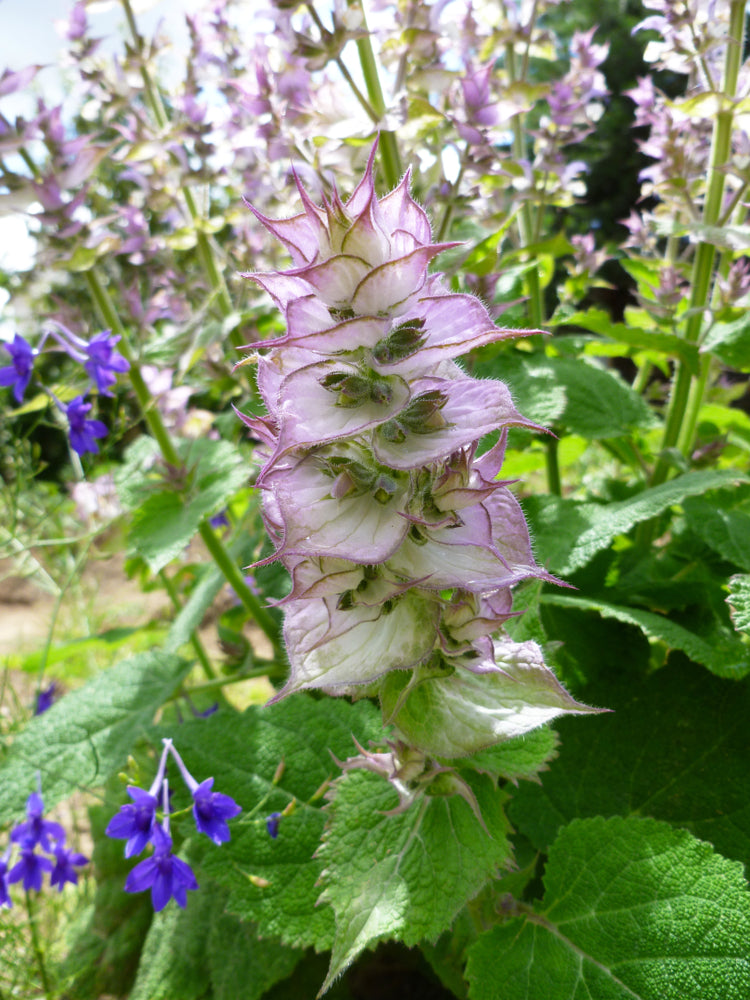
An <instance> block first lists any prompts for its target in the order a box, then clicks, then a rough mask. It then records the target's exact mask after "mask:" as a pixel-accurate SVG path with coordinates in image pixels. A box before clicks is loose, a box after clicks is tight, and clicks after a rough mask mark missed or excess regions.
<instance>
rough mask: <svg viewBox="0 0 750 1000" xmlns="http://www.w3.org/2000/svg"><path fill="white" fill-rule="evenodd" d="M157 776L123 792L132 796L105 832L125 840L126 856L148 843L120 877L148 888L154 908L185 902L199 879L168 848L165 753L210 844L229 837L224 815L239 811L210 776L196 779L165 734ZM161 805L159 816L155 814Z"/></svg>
mask: <svg viewBox="0 0 750 1000" xmlns="http://www.w3.org/2000/svg"><path fill="white" fill-rule="evenodd" d="M163 743H164V750H163V751H162V755H161V759H160V761H159V767H158V769H157V772H156V777H155V778H154V780H153V783H152V785H151V787H150V788H149V790H148V791H145V790H144V789H143V788H138V787H136V786H131V787H130V788H128V795H129V796H130V798H131V799H132V800H133V801H132V802H129V803H127V805H124V806H123V807H122V808H121V809H120V811H119V812H118V813H117V814H116V815H115V816H114V817H113V818H112V820H111V821H110V824H109V826H108V827H107V829H106V831H105V833H106V834H107V836H108V837H112V838H114V839H116V840H125V841H127V843H126V844H125V857H126V858H131V857H133V856H134V855H136V854H140V853H141V852H142V851H143V850H145V848H146V847H147V846H148V845H149V844H151V846H152V847H153V854H152V855H151V856H150V857H148V858H146V859H145V860H143V861H140V862H139V863H138V864H137V865H136V866H135V868H134V869H133V870H132V871H131V872H130V874H129V875H128V877H127V879H126V881H125V891H126V892H145V891H146V890H147V889H150V890H151V901H152V903H153V905H154V910H156V911H157V912H158V911H159V910H163V909H164V907H165V906H166V905H167V903H168V902H169V900H170V899H172V898H174V899H175V901H176V902H177V904H178V906H181V907H183V908H184V907H185V905H186V903H187V891H188V889H197V888H198V882H197V880H196V878H195V875H194V873H193V870H192V869H191V867H190V865H188V864H187V863H186V862H184V861H182V860H181V859H180V858H177V857H175V856H174V855H173V854H172V838H171V836H170V834H169V815H170V804H169V784H168V781H167V778H166V768H167V759H168V757H170V756H171V757H172V758H173V759H174V761H175V763H176V764H177V768H178V770H179V772H180V775H181V776H182V779H183V781H184V782H185V784H186V786H187V788H188V791H189V792H190V794H191V796H192V798H193V809H192V812H193V818H194V820H195V825H196V827H197V829H198V832H199V833H204V834H205V835H206V836H207V837H208V838H209V839H210V840H212V841H213V842H214V843H215V844H219V845H221V844H223V843H226V841H227V840H229V839H230V833H229V827H228V826H227V820H229V819H233V818H234V817H235V816H237V815H239V813H241V812H242V808H241V806H238V805H237V803H236V802H235V801H234V799H232V798H231V797H230V796H229V795H222V793H221V792H214V791H213V783H214V779H213V778H206V780H205V781H201V782H197V781H196V780H195V778H194V777H193V776H192V774H190V772H189V771H188V769H187V768H186V767H185V764H184V763H183V761H182V758H181V757H180V755H179V754H178V753H177V751H176V750H175V748H174V746H173V745H172V741H171V740H169V739H165V740H163ZM160 805H161V811H162V817H163V818H162V820H161V822H160V821H159V820H157V816H156V814H157V810H158V809H159V806H160Z"/></svg>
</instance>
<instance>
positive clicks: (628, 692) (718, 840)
mask: <svg viewBox="0 0 750 1000" xmlns="http://www.w3.org/2000/svg"><path fill="white" fill-rule="evenodd" d="M676 659H677V662H673V663H670V664H668V665H667V666H666V667H664V668H662V669H661V670H659V671H657V672H656V673H655V674H654V675H653V676H651V677H649V678H648V679H647V680H645V681H641V680H638V682H637V683H635V682H634V678H633V677H632V675H630V674H627V673H626V674H624V675H622V676H621V678H620V680H619V682H614V681H613V680H612V679H610V680H609V681H608V683H606V684H602V685H601V686H600V687H598V688H596V689H591V688H589V689H587V690H586V692H585V693H586V695H587V697H589V698H591V699H592V700H593V699H596V698H602V699H604V698H606V700H607V701H606V703H607V705H608V706H609V707H610V708H612V709H614V711H613V713H612V714H611V715H608V716H605V717H601V718H597V719H587V720H586V724H585V727H584V726H583V725H581V722H580V721H579V720H577V719H576V720H566V719H561V720H559V721H558V722H557V723H556V728H557V729H558V731H559V735H560V741H561V750H560V753H559V757H558V759H557V760H556V761H555V763H554V765H553V767H551V768H550V770H549V771H548V772H546V773H545V774H543V775H542V781H541V784H540V785H536V784H530V783H528V782H523V783H522V784H521V785H520V787H519V788H518V789H517V791H516V792H515V793H514V795H513V801H512V802H511V804H510V806H509V810H508V811H509V816H510V819H511V822H512V823H513V825H514V826H515V827H516V828H517V829H518V830H520V831H521V832H522V833H524V834H525V835H526V836H527V837H529V838H530V840H531V841H532V842H533V843H534V844H535V845H536V846H537V847H538V848H540V849H545V848H546V847H547V846H548V845H549V844H550V843H551V842H552V841H553V839H554V837H555V834H556V831H557V830H558V828H559V827H560V826H562V825H563V824H564V823H567V822H569V821H570V820H571V819H573V818H575V817H576V816H580V817H585V816H596V815H598V814H599V815H603V816H613V815H618V816H629V815H631V814H637V815H649V816H653V817H655V818H656V819H661V820H666V821H668V822H670V823H672V824H674V825H675V826H678V827H685V828H687V829H688V830H690V831H691V832H692V833H694V834H695V836H696V837H700V838H701V839H703V840H709V841H711V843H712V844H713V845H714V846H715V847H716V849H717V850H718V851H720V852H721V853H722V854H724V855H726V856H727V857H730V858H735V859H737V860H739V861H742V862H744V863H747V862H749V861H750V771H748V767H747V720H748V718H749V717H750V681H748V680H744V681H740V682H735V681H727V680H722V679H719V678H717V677H714V676H712V675H711V674H709V673H707V672H706V671H705V670H703V669H702V668H701V667H698V666H695V665H693V664H691V663H689V662H687V661H685V660H683V659H682V657H677V658H676Z"/></svg>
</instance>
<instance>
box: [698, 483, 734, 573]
mask: <svg viewBox="0 0 750 1000" xmlns="http://www.w3.org/2000/svg"><path fill="white" fill-rule="evenodd" d="M684 508H685V517H686V518H687V523H688V525H689V526H690V529H691V530H692V531H694V532H695V534H696V535H698V536H699V538H701V539H703V541H704V542H705V543H706V544H707V545H709V546H710V547H711V548H712V549H713V550H714V551H715V552H718V553H719V555H721V556H723V558H724V559H726V560H728V561H729V562H732V563H734V564H735V565H736V566H737V567H738V568H739V569H742V570H745V571H750V490H748V488H747V487H744V488H740V489H736V490H720V491H717V492H716V493H714V494H713V496H712V497H711V499H710V500H708V499H706V498H705V497H697V496H696V497H691V498H690V499H689V500H686V501H685V504H684Z"/></svg>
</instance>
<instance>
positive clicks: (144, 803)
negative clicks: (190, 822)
mask: <svg viewBox="0 0 750 1000" xmlns="http://www.w3.org/2000/svg"><path fill="white" fill-rule="evenodd" d="M128 795H129V796H130V798H131V799H133V801H132V802H128V803H127V804H126V805H124V806H122V808H121V809H120V811H119V812H117V813H115V815H114V816H113V817H112V819H111V820H110V821H109V825H108V827H107V829H106V830H105V831H104V832H105V834H106V835H107V836H108V837H112V838H113V840H127V844H126V845H125V857H126V858H132V857H133V855H134V854H140V853H141V851H142V850H143V849H144V847H145V846H146V844H148V842H149V841H150V840H151V837H152V834H153V832H154V829H155V828H156V807H157V805H158V800H157V798H156V796H155V795H152V794H151V792H146V791H144V790H143V789H142V788H138V787H135V786H131V787H130V788H128Z"/></svg>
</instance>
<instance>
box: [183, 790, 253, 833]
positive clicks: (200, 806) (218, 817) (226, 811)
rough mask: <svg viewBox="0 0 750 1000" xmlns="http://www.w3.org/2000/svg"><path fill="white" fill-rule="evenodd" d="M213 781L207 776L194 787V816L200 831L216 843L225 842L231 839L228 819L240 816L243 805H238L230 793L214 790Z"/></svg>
mask: <svg viewBox="0 0 750 1000" xmlns="http://www.w3.org/2000/svg"><path fill="white" fill-rule="evenodd" d="M213 783H214V779H213V778H206V780H205V781H202V782H201V783H200V785H198V787H197V788H196V789H194V791H193V802H194V805H193V816H194V818H195V825H196V827H197V828H198V831H199V832H200V833H205V835H206V836H207V837H208V838H209V839H210V840H213V842H214V843H215V844H223V843H226V841H227V840H229V839H230V833H229V827H228V826H227V822H226V821H227V820H228V819H233V818H234V817H235V816H238V815H239V814H240V813H241V812H242V807H241V806H238V805H237V803H236V802H235V801H234V799H233V798H230V796H229V795H222V793H221V792H212V791H211V788H212V786H213Z"/></svg>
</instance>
